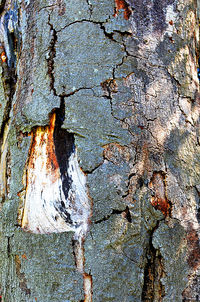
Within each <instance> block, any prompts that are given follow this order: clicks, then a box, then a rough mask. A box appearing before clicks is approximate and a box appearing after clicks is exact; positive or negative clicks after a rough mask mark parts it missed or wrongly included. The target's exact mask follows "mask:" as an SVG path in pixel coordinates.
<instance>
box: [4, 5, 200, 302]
mask: <svg viewBox="0 0 200 302" xmlns="http://www.w3.org/2000/svg"><path fill="white" fill-rule="evenodd" d="M198 6H199V4H198V3H197V1H195V0H170V1H166V0H159V1H157V0H152V1H147V0H140V1H137V0H126V1H125V0H115V1H114V0H101V1H99V0H57V1H53V0H42V1H38V0H36V1H29V0H27V1H26V0H16V1H14V0H7V1H6V0H4V1H3V0H2V1H0V13H1V23H0V26H1V28H0V42H1V45H0V54H1V62H2V63H1V69H0V72H1V81H0V129H1V137H0V149H1V158H0V197H1V211H0V231H1V233H0V235H1V236H0V251H1V253H0V267H1V272H0V291H1V293H0V296H1V301H4V302H27V301H38V302H48V301H52V302H53V301H59V302H64V301H70V302H75V301H76V302H78V301H79V302H81V301H86V302H87V301H88V302H89V301H95V302H99V301H104V302H106V301H115V302H116V301H124V302H125V301H131V302H134V301H135V302H139V301H152V302H153V301H154V302H160V301H162V302H170V301H175V302H179V301H185V302H186V301H199V300H200V252H199V251H200V250H199V221H200V203H199V196H200V132H199V112H200V94H199V79H198V73H197V67H198V58H199V13H198V10H199V7H198ZM5 57H6V58H5ZM54 112H57V113H58V112H59V114H60V115H59V116H60V118H61V119H62V122H60V125H62V129H64V130H63V131H66V132H67V133H68V134H69V133H70V134H72V135H73V137H74V141H75V147H76V150H77V156H78V161H79V165H80V167H81V169H82V171H83V172H84V173H85V175H86V176H87V185H88V189H89V195H90V199H91V201H92V202H91V205H90V206H91V213H92V214H91V217H90V220H91V221H90V228H89V231H88V233H87V236H86V238H85V240H84V248H82V250H81V251H80V250H78V247H77V242H76V241H75V240H74V237H73V233H72V232H66V233H59V234H32V233H26V232H24V231H23V230H22V229H21V226H20V222H19V220H18V215H19V212H20V211H23V207H24V205H23V202H22V201H23V196H24V195H25V194H26V186H27V183H26V181H27V179H26V173H27V166H28V162H29V157H30V156H31V154H32V151H31V135H32V133H33V132H34V131H35V129H37V127H44V128H43V129H48V125H49V123H50V115H51V114H52V113H54ZM61 113H62V114H61ZM45 127H46V128H45ZM62 143H63V142H62V140H61V144H62ZM57 144H58V145H59V142H57ZM61 150H62V147H61ZM83 253H84V255H83ZM83 258H84V263H83V262H81V261H83ZM80 259H82V260H80ZM81 266H82V268H81V269H80V267H81Z"/></svg>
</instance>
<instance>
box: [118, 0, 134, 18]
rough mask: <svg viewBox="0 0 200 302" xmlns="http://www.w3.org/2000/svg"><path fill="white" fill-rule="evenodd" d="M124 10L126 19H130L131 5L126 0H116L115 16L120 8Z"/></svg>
mask: <svg viewBox="0 0 200 302" xmlns="http://www.w3.org/2000/svg"><path fill="white" fill-rule="evenodd" d="M120 9H123V10H124V19H126V20H128V19H129V18H130V15H131V9H130V7H129V5H128V4H127V3H126V1H125V0H115V14H114V17H116V16H117V15H118V14H119V10H120Z"/></svg>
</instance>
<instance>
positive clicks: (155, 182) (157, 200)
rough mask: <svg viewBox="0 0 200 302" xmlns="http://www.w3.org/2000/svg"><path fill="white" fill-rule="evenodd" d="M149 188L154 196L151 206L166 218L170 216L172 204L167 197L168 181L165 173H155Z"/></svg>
mask: <svg viewBox="0 0 200 302" xmlns="http://www.w3.org/2000/svg"><path fill="white" fill-rule="evenodd" d="M149 187H150V188H151V189H152V191H153V193H154V196H152V198H151V204H152V206H153V207H154V208H155V209H156V210H160V211H161V212H162V213H163V214H164V215H165V216H167V215H169V214H170V202H169V200H168V199H167V196H166V180H165V175H164V173H163V172H154V173H153V176H152V178H151V181H150V184H149Z"/></svg>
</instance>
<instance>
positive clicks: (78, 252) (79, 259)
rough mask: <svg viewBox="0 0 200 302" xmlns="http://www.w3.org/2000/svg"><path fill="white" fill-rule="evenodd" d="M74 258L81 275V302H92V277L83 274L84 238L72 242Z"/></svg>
mask: <svg viewBox="0 0 200 302" xmlns="http://www.w3.org/2000/svg"><path fill="white" fill-rule="evenodd" d="M72 246H73V251H74V258H75V262H76V267H77V269H78V271H79V272H80V273H81V274H82V275H83V288H84V300H83V302H92V275H89V274H87V273H86V272H85V269H84V265H85V256H84V238H79V240H73V241H72Z"/></svg>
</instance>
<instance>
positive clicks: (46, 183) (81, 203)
mask: <svg viewBox="0 0 200 302" xmlns="http://www.w3.org/2000/svg"><path fill="white" fill-rule="evenodd" d="M43 148H44V150H40V152H39V155H38V156H37V158H35V160H34V166H33V167H31V168H30V167H29V169H28V177H27V178H28V184H27V190H26V196H25V207H24V215H23V219H22V228H24V229H25V230H27V231H30V232H33V233H42V234H47V233H54V232H56V233H60V232H66V231H74V232H75V239H80V238H81V237H84V236H85V234H86V232H87V228H88V219H89V216H90V202H89V198H88V194H87V186H86V176H85V175H84V173H83V172H82V171H81V169H80V168H79V165H78V160H77V156H76V153H72V154H71V156H70V158H69V168H68V175H69V177H71V179H72V185H71V188H70V190H69V193H68V198H67V200H66V198H65V195H64V192H63V190H62V181H61V175H60V173H59V171H58V170H59V169H58V170H57V171H52V174H51V173H50V172H49V171H47V170H46V161H45V156H44V154H45V146H44V147H43ZM55 176H57V177H55ZM61 201H63V202H64V204H65V209H66V211H67V212H68V213H69V214H70V218H71V220H72V223H68V222H66V221H65V220H64V219H63V217H62V216H61V215H60V213H59V212H58V211H57V210H56V207H59V206H61ZM55 217H56V219H55Z"/></svg>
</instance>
